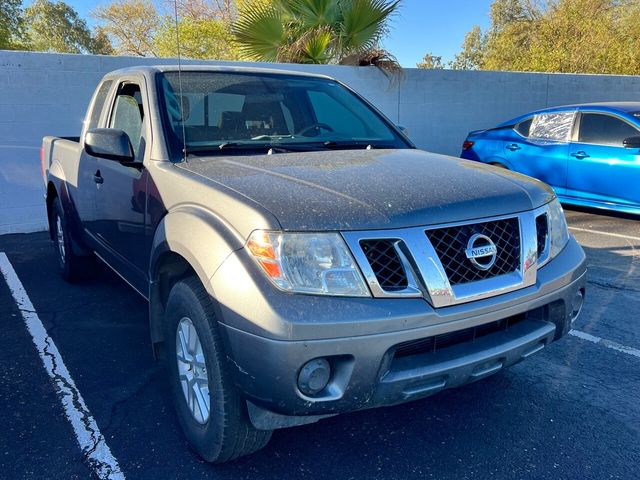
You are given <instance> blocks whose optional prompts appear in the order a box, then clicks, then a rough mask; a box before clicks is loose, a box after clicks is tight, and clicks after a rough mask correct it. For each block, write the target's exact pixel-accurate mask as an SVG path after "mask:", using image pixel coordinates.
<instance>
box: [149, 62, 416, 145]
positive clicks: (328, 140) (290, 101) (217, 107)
mask: <svg viewBox="0 0 640 480" xmlns="http://www.w3.org/2000/svg"><path fill="white" fill-rule="evenodd" d="M159 79H160V80H159V88H160V89H161V94H160V98H161V102H160V105H161V107H160V108H161V110H162V116H163V122H164V124H165V130H166V132H167V135H168V137H169V143H170V144H171V147H172V150H174V151H176V152H181V151H182V149H183V127H184V136H185V140H186V142H185V143H186V150H187V153H188V154H198V153H207V154H208V153H210V152H214V153H215V152H216V151H220V152H222V151H224V152H225V153H227V152H228V151H229V150H236V149H237V150H243V151H246V150H250V149H256V150H261V149H270V148H273V149H274V150H277V149H278V148H280V149H282V151H289V150H291V151H304V150H314V149H322V148H411V146H410V145H409V143H408V142H407V141H406V140H404V139H403V138H402V137H401V136H400V135H399V134H398V133H397V132H396V131H394V129H393V128H391V126H390V124H389V123H388V122H387V121H386V120H385V119H384V118H383V117H382V116H381V115H380V114H378V113H377V112H376V111H375V110H374V109H372V108H371V107H369V106H368V105H367V104H366V103H365V102H363V101H362V100H361V99H360V98H358V96H356V95H354V94H353V93H352V92H351V91H349V90H348V89H346V88H344V87H343V86H342V85H340V84H339V83H337V82H335V81H333V80H328V79H322V78H312V77H309V78H305V77H299V76H293V75H280V74H265V73H237V72H193V71H192V72H189V71H187V72H182V79H181V82H182V88H180V79H179V76H178V72H167V73H164V74H162V75H160V77H159ZM180 91H182V95H180V94H179V92H180ZM183 124H184V125H183Z"/></svg>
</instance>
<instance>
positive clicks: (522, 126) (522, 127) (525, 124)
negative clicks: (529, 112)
mask: <svg viewBox="0 0 640 480" xmlns="http://www.w3.org/2000/svg"><path fill="white" fill-rule="evenodd" d="M532 122H533V118H528V119H527V120H523V121H522V122H520V123H517V124H516V125H515V127H513V129H514V130H515V131H516V132H518V133H519V134H520V135H522V136H523V137H528V136H529V131H530V130H531V123H532Z"/></svg>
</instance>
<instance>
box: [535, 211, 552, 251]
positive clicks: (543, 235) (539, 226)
mask: <svg viewBox="0 0 640 480" xmlns="http://www.w3.org/2000/svg"><path fill="white" fill-rule="evenodd" d="M536 235H537V239H538V248H537V250H538V258H542V257H543V255H545V254H546V253H547V252H546V250H547V237H548V236H549V221H548V217H547V214H546V213H543V214H542V215H538V216H537V217H536Z"/></svg>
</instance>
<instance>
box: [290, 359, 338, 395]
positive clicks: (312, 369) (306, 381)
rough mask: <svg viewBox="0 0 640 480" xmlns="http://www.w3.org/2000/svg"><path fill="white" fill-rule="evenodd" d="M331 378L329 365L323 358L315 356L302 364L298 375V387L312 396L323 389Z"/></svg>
mask: <svg viewBox="0 0 640 480" xmlns="http://www.w3.org/2000/svg"><path fill="white" fill-rule="evenodd" d="M330 378H331V366H330V365H329V362H328V361H327V360H325V359H324V358H316V359H315V360H311V361H310V362H307V363H305V364H304V366H303V367H302V369H301V370H300V374H299V375H298V388H299V389H300V391H301V392H302V393H304V394H305V395H309V396H313V395H316V394H317V393H319V392H321V391H322V390H324V388H325V387H326V386H327V384H328V383H329V379H330Z"/></svg>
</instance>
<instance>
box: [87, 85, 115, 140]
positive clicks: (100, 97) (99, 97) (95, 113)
mask: <svg viewBox="0 0 640 480" xmlns="http://www.w3.org/2000/svg"><path fill="white" fill-rule="evenodd" d="M112 83H113V82H112V81H111V80H106V81H104V82H102V85H100V88H99V89H98V93H96V97H95V100H94V101H93V107H92V109H91V114H90V115H89V124H88V125H87V130H88V129H91V128H96V127H97V126H98V122H100V115H101V114H102V109H103V108H104V104H105V102H106V101H107V95H108V94H109V89H110V88H111V84H112Z"/></svg>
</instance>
